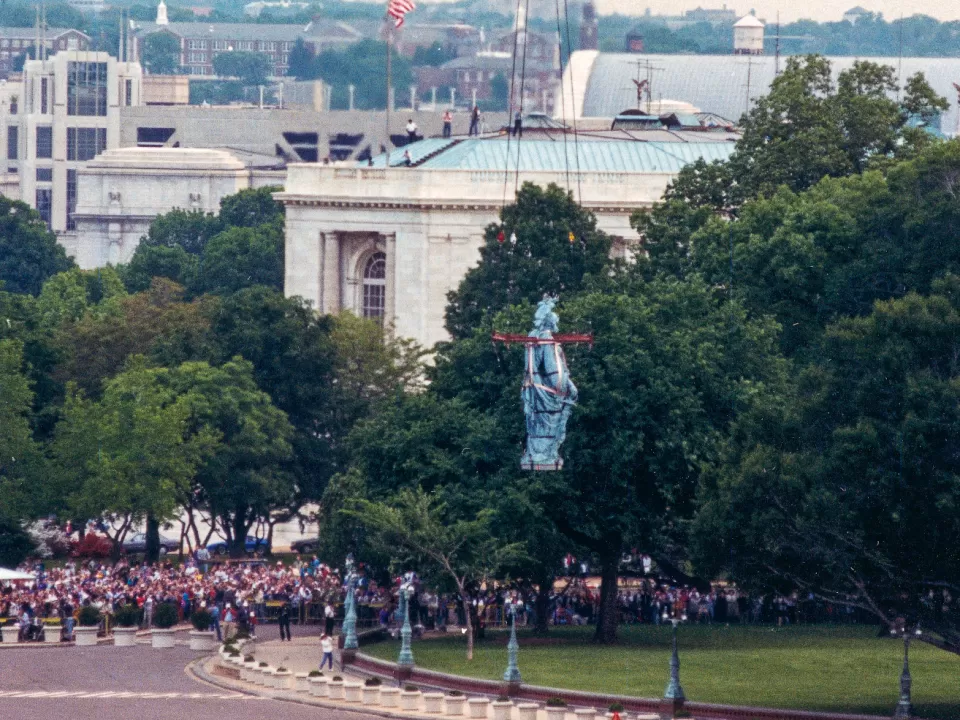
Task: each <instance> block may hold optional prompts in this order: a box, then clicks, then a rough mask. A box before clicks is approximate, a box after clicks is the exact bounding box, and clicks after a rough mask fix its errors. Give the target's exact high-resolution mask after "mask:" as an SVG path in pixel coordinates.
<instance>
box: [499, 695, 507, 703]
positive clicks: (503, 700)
mask: <svg viewBox="0 0 960 720" xmlns="http://www.w3.org/2000/svg"><path fill="white" fill-rule="evenodd" d="M496 702H510V698H509V697H507V696H506V695H498V696H497V699H496Z"/></svg>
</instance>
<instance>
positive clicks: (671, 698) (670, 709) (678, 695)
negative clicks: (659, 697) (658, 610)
mask: <svg viewBox="0 0 960 720" xmlns="http://www.w3.org/2000/svg"><path fill="white" fill-rule="evenodd" d="M663 619H664V621H666V622H669V623H671V624H672V625H673V653H672V654H671V656H670V682H668V683H667V689H666V690H664V691H663V706H664V707H663V709H664V713H665V714H666V713H669V716H670V717H676V716H677V713H678V712H680V710H681V709H683V704H684V702H686V699H687V697H686V695H684V693H683V687H682V686H681V685H680V655H679V653H678V652H677V626H678V625H679V624H680V623H682V622H685V621H686V619H687V616H686V614H683V615H681V616H680V617H678V618H677V617H670V613H669V612H668V611H666V610H665V611H664V613H663Z"/></svg>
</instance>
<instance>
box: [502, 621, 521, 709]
mask: <svg viewBox="0 0 960 720" xmlns="http://www.w3.org/2000/svg"><path fill="white" fill-rule="evenodd" d="M507 612H509V613H510V642H508V643H507V670H506V672H504V673H503V681H504V682H505V683H506V685H507V687H506V690H507V692H506V693H505V694H506V695H511V694H514V693H515V692H516V691H517V690H518V689H519V688H520V668H519V666H518V665H517V653H518V652H519V651H520V643H519V642H517V605H516V602H511V603H510V605H509V607H508V610H507Z"/></svg>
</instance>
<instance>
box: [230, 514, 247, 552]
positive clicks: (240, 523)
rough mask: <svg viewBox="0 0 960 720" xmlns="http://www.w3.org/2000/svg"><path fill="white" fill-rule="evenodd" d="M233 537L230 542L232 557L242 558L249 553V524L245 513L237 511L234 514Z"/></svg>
mask: <svg viewBox="0 0 960 720" xmlns="http://www.w3.org/2000/svg"><path fill="white" fill-rule="evenodd" d="M232 525H233V537H232V538H230V539H231V543H230V557H232V558H242V557H245V556H246V554H247V547H246V543H247V530H248V529H249V527H250V526H249V525H247V523H246V522H244V513H243V512H242V511H241V512H237V513H236V514H235V515H234V516H233V523H232Z"/></svg>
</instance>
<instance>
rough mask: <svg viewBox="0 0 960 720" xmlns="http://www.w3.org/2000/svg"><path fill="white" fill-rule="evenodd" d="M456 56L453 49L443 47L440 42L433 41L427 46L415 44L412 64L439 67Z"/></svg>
mask: <svg viewBox="0 0 960 720" xmlns="http://www.w3.org/2000/svg"><path fill="white" fill-rule="evenodd" d="M456 57H457V54H456V51H455V50H453V49H452V48H446V47H444V46H443V45H442V44H441V43H440V42H435V43H433V45H429V46H425V45H417V47H416V48H415V49H414V51H413V65H414V67H416V66H420V65H429V66H432V67H439V66H440V65H443V64H444V63H445V62H447V61H448V60H453V59H454V58H456Z"/></svg>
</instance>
